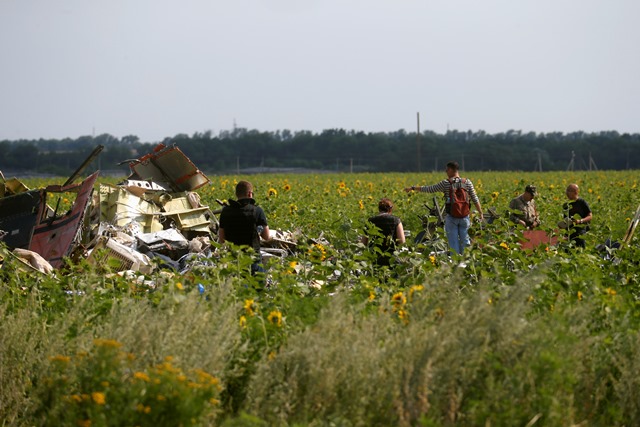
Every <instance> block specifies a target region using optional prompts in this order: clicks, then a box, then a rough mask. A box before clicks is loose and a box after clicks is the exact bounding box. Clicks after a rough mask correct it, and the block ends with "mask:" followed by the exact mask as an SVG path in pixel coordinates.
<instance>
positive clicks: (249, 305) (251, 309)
mask: <svg viewBox="0 0 640 427" xmlns="http://www.w3.org/2000/svg"><path fill="white" fill-rule="evenodd" d="M255 309H256V304H255V303H254V302H253V300H252V299H246V300H244V310H245V311H246V312H247V315H249V316H254V315H255V314H256V312H255Z"/></svg>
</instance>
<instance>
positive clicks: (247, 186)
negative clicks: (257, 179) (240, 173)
mask: <svg viewBox="0 0 640 427" xmlns="http://www.w3.org/2000/svg"><path fill="white" fill-rule="evenodd" d="M236 197H237V198H238V199H248V198H251V197H253V185H252V184H251V183H250V182H249V181H240V182H238V184H236Z"/></svg>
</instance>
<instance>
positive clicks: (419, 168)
mask: <svg viewBox="0 0 640 427" xmlns="http://www.w3.org/2000/svg"><path fill="white" fill-rule="evenodd" d="M416 116H417V119H418V132H416V147H417V149H418V172H421V165H420V112H418V113H416Z"/></svg>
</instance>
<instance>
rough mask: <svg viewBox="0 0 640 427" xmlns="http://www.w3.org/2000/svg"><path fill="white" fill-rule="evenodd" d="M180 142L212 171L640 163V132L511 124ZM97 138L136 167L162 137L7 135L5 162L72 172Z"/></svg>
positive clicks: (231, 135)
mask: <svg viewBox="0 0 640 427" xmlns="http://www.w3.org/2000/svg"><path fill="white" fill-rule="evenodd" d="M163 143H164V144H176V145H177V146H178V147H180V149H181V150H182V151H183V152H184V153H185V154H186V155H187V156H188V157H190V158H191V159H192V160H193V161H194V163H195V164H196V165H197V166H198V167H199V168H200V169H201V170H203V171H205V172H206V173H208V174H224V173H235V172H241V173H246V172H247V171H256V172H259V171H277V170H292V169H296V168H297V169H300V170H304V169H307V170H308V169H312V170H325V171H340V172H344V171H354V172H364V171H369V172H392V171H393V172H409V171H411V172H415V171H431V170H440V169H442V168H444V165H445V163H446V162H448V161H450V160H456V161H458V162H459V163H460V165H461V166H462V168H463V169H464V170H497V171H499V170H523V171H534V170H543V171H547V170H567V169H576V170H578V169H603V170H622V169H640V134H637V133H634V134H627V133H624V134H620V133H618V132H616V131H603V132H597V133H585V132H573V133H568V134H564V133H561V132H554V133H535V132H529V133H522V132H520V131H514V130H510V131H508V132H505V133H497V134H488V133H486V132H484V131H478V132H472V131H466V132H462V131H456V130H452V131H447V132H446V133H444V134H438V133H435V132H432V131H424V132H421V133H420V134H418V133H416V132H406V131H404V130H398V131H395V132H387V133H383V132H378V133H366V132H362V131H354V130H351V131H347V130H344V129H329V130H325V131H323V132H321V133H313V132H310V131H297V132H292V131H289V130H283V131H275V132H261V131H258V130H248V129H244V128H236V129H233V130H230V131H221V132H219V134H218V135H213V134H212V132H211V131H207V132H203V133H195V134H193V135H191V136H189V135H186V134H179V135H176V136H174V137H172V138H166V139H165V140H164V141H163ZM97 145H104V146H105V149H104V150H103V152H102V153H101V155H100V156H99V158H98V160H96V161H95V163H97V164H96V165H95V167H96V168H99V169H102V170H116V171H117V170H122V172H123V173H125V174H126V173H127V172H128V170H129V169H128V165H127V163H126V162H125V163H124V164H122V162H123V161H126V160H128V159H135V158H138V157H140V156H141V155H144V154H146V153H148V152H149V151H151V149H152V148H153V147H154V146H155V145H156V143H143V142H141V141H140V140H139V138H138V137H137V136H133V135H130V136H125V137H123V138H115V137H113V136H111V135H109V134H103V135H99V136H96V137H93V136H82V137H79V138H77V139H71V138H66V139H63V140H55V139H51V140H46V139H39V140H19V141H7V140H4V141H0V170H5V171H6V170H11V171H30V172H33V173H50V174H55V175H62V176H64V175H68V174H70V173H72V172H73V171H74V170H75V169H76V168H77V166H78V165H79V164H81V163H82V161H83V160H84V159H85V158H86V156H87V155H88V154H89V153H90V152H91V150H93V148H94V147H95V146H97Z"/></svg>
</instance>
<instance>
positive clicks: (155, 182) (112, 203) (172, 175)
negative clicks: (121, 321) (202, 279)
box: [0, 144, 298, 282]
mask: <svg viewBox="0 0 640 427" xmlns="http://www.w3.org/2000/svg"><path fill="white" fill-rule="evenodd" d="M102 149H103V147H102V146H98V147H96V149H94V150H93V152H92V153H91V154H90V156H89V157H88V158H87V159H86V160H85V161H84V162H83V163H82V165H81V166H80V167H79V168H78V169H77V170H76V171H75V172H74V173H73V174H72V175H71V177H70V178H69V179H67V180H66V182H65V183H64V184H63V185H50V186H47V187H45V188H41V189H37V190H31V189H29V188H27V187H26V186H25V185H24V184H23V183H22V182H20V181H19V180H17V179H15V178H13V179H9V180H6V179H5V178H4V176H2V175H1V173H0V177H1V178H2V181H3V182H2V183H0V241H2V242H3V243H4V244H5V245H6V247H7V248H8V249H9V250H13V254H12V256H13V257H15V258H16V259H17V260H19V262H21V263H22V264H23V265H24V267H25V268H30V269H33V270H34V271H39V272H41V273H44V274H52V273H53V272H54V271H55V270H60V269H61V268H62V267H63V266H64V265H65V259H66V258H71V259H80V258H85V259H86V260H87V262H89V263H90V264H93V265H95V266H96V267H97V268H102V269H104V270H105V272H106V273H114V272H115V273H121V274H124V275H125V277H135V280H136V281H137V282H141V281H144V280H143V279H141V278H140V274H142V275H145V274H149V273H151V272H153V271H154V270H155V269H157V268H162V269H165V268H166V269H168V270H174V271H176V272H185V271H186V270H188V269H189V267H190V266H191V265H198V266H208V267H210V266H212V264H211V262H210V260H208V259H209V258H210V257H211V254H212V246H211V241H213V240H216V235H217V231H218V219H217V217H216V214H219V213H220V211H221V210H220V209H218V210H216V211H212V210H211V209H210V208H209V207H208V206H204V205H202V203H201V199H200V195H199V194H198V193H196V192H195V190H197V189H199V188H201V187H203V186H204V185H207V184H209V182H210V181H209V178H207V177H206V175H205V174H204V173H202V172H201V171H200V170H199V169H198V168H197V167H196V166H195V165H194V164H193V163H192V162H191V160H189V159H188V158H187V157H186V156H185V155H184V154H183V153H182V151H180V149H178V148H177V147H175V146H170V147H167V146H165V145H163V144H159V145H158V146H156V147H155V149H154V150H153V152H151V153H149V154H146V155H144V156H142V157H140V158H139V159H134V160H128V161H127V162H128V163H129V166H130V169H131V175H130V176H129V177H128V178H127V179H125V180H123V181H122V182H121V183H119V184H118V185H109V184H99V186H98V191H97V193H96V194H94V192H93V191H94V184H95V183H96V180H97V178H98V174H99V171H98V172H94V173H93V174H91V175H90V176H89V177H87V178H86V179H85V180H84V181H82V182H81V183H80V184H73V182H74V181H75V180H76V179H77V178H78V177H79V176H80V175H81V173H82V171H83V170H84V169H85V168H86V167H87V166H88V165H89V164H90V163H91V162H92V161H93V160H94V159H95V158H96V157H97V156H98V154H99V153H100V152H101V151H102ZM73 193H75V194H76V196H75V200H74V201H73V202H72V204H71V208H70V209H69V210H68V211H67V212H66V213H64V214H61V213H60V212H59V210H60V205H61V200H62V199H63V197H64V196H67V195H68V194H73ZM56 196H57V201H56V203H55V208H51V207H50V206H49V205H48V204H47V202H48V200H47V198H52V197H53V198H55V197H56ZM62 204H63V205H66V204H68V201H67V200H65V201H64V202H63V203H62ZM271 237H272V239H270V240H269V241H268V242H264V243H265V244H264V246H265V247H264V252H262V255H263V258H265V259H267V258H273V257H284V256H286V255H287V254H288V253H290V252H291V251H292V250H293V249H294V248H295V247H296V243H295V239H296V238H297V237H298V236H294V235H293V234H292V233H287V232H280V231H272V236H271ZM22 264H21V265H22Z"/></svg>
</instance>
